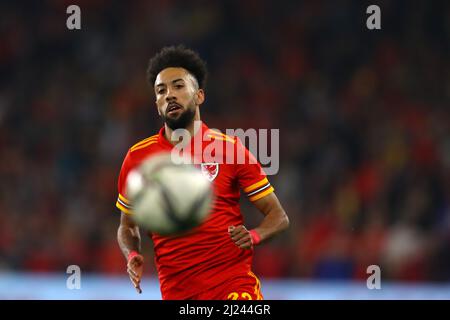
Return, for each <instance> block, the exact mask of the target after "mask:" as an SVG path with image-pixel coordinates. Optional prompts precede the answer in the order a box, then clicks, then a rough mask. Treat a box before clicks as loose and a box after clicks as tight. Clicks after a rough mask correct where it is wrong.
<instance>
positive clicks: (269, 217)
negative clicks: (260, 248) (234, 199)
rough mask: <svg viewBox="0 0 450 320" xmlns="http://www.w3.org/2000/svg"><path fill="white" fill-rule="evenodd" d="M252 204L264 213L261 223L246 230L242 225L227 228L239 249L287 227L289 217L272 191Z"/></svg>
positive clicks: (270, 236)
mask: <svg viewBox="0 0 450 320" xmlns="http://www.w3.org/2000/svg"><path fill="white" fill-rule="evenodd" d="M253 204H254V205H255V206H256V208H258V210H259V211H260V212H261V213H263V214H264V219H263V221H262V222H261V224H260V225H259V226H258V227H256V228H255V229H253V230H247V229H246V228H245V226H243V225H241V226H237V227H230V228H229V232H230V236H231V238H232V240H233V241H234V243H235V244H236V245H237V246H238V247H240V248H241V249H250V248H251V247H252V246H253V245H256V244H259V243H260V242H262V241H265V240H267V239H270V238H272V237H273V236H275V235H276V234H278V233H280V232H281V231H283V230H286V229H287V228H288V227H289V218H288V216H287V214H286V212H285V211H284V209H283V207H282V206H281V204H280V202H279V201H278V198H277V196H276V195H275V193H274V192H272V193H270V194H268V195H267V196H265V197H263V198H261V199H258V200H256V201H254V202H253Z"/></svg>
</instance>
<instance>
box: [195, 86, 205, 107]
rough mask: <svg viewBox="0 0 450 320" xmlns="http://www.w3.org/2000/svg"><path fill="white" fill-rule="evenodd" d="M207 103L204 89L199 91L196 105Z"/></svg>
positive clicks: (196, 96)
mask: <svg viewBox="0 0 450 320" xmlns="http://www.w3.org/2000/svg"><path fill="white" fill-rule="evenodd" d="M204 101H205V91H203V89H198V90H197V93H196V94H195V104H196V105H201V104H202V103H203V102H204Z"/></svg>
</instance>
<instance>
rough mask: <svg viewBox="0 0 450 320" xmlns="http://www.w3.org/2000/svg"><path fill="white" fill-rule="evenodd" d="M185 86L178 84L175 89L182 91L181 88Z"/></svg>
mask: <svg viewBox="0 0 450 320" xmlns="http://www.w3.org/2000/svg"><path fill="white" fill-rule="evenodd" d="M183 87H184V86H183V85H182V84H177V85H175V88H176V89H181V88H183Z"/></svg>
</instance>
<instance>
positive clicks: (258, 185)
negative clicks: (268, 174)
mask: <svg viewBox="0 0 450 320" xmlns="http://www.w3.org/2000/svg"><path fill="white" fill-rule="evenodd" d="M268 183H269V180H267V178H264V179H262V180H261V181H258V182H256V183H254V184H252V185H251V186H248V187H246V188H244V192H245V193H250V192H252V191H255V190H256V189H258V188H259V187H262V186H263V185H265V184H268Z"/></svg>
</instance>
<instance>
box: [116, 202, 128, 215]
mask: <svg viewBox="0 0 450 320" xmlns="http://www.w3.org/2000/svg"><path fill="white" fill-rule="evenodd" d="M116 207H117V208H119V210H120V211H122V212H124V213H126V214H132V212H131V210H129V209H127V208H125V207H124V206H123V205H122V204H121V203H120V202H119V201H117V202H116Z"/></svg>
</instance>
